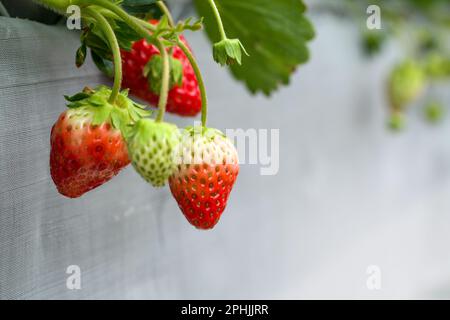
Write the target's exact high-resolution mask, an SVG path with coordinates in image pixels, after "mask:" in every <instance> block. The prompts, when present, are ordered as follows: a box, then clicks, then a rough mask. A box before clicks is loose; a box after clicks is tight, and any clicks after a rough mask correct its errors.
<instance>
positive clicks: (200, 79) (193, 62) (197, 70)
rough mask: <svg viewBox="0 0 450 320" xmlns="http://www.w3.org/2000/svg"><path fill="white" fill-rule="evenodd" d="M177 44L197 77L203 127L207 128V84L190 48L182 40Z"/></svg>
mask: <svg viewBox="0 0 450 320" xmlns="http://www.w3.org/2000/svg"><path fill="white" fill-rule="evenodd" d="M177 44H178V46H179V47H180V49H181V50H183V52H184V54H185V55H186V57H187V58H188V60H189V62H190V63H191V65H192V68H193V69H194V72H195V76H196V77H197V81H198V86H199V88H200V94H201V97H202V126H203V127H206V120H207V118H208V97H207V95H206V87H205V82H204V81H203V76H202V73H201V71H200V68H199V66H198V63H197V61H196V60H195V58H194V55H193V54H192V52H191V50H189V48H188V47H187V46H186V45H185V44H184V42H183V41H181V40H180V39H178V43H177Z"/></svg>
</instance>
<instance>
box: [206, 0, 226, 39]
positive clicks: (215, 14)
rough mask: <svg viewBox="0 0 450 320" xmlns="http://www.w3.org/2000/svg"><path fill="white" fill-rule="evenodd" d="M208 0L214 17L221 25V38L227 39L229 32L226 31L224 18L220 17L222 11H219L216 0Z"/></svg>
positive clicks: (219, 25) (218, 24)
mask: <svg viewBox="0 0 450 320" xmlns="http://www.w3.org/2000/svg"><path fill="white" fill-rule="evenodd" d="M207 1H208V2H209V5H210V6H211V9H212V11H213V14H214V18H215V19H216V22H217V26H218V27H219V33H220V38H221V40H226V39H227V34H226V33H225V29H224V27H223V22H222V18H221V17H220V13H219V10H218V9H217V6H216V3H215V2H214V0H207Z"/></svg>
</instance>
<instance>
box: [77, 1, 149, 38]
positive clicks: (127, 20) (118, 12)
mask: <svg viewBox="0 0 450 320" xmlns="http://www.w3.org/2000/svg"><path fill="white" fill-rule="evenodd" d="M73 2H74V3H73V4H78V5H80V6H90V5H96V6H99V7H103V8H105V9H108V10H110V11H112V12H114V13H115V14H116V15H117V16H119V17H120V18H122V19H123V21H124V22H125V23H126V24H128V25H129V26H130V27H131V28H132V29H133V30H134V31H136V32H137V33H138V34H139V35H141V36H142V37H143V38H145V39H146V40H147V41H148V42H151V43H154V42H155V41H154V39H152V37H151V35H150V34H149V33H148V32H147V30H146V29H145V28H144V27H142V26H141V25H140V24H139V23H138V22H137V21H136V20H139V19H137V18H135V17H133V16H130V15H129V14H128V13H127V12H126V11H125V10H123V9H122V8H120V7H119V6H118V5H117V4H115V3H113V2H111V1H109V0H73ZM152 27H153V28H149V29H150V30H152V31H154V30H155V29H156V28H155V27H154V26H152Z"/></svg>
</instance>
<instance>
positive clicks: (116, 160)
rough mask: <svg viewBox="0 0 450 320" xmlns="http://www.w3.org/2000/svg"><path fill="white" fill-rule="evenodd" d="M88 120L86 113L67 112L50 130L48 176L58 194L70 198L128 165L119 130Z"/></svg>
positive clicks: (109, 125)
mask: <svg viewBox="0 0 450 320" xmlns="http://www.w3.org/2000/svg"><path fill="white" fill-rule="evenodd" d="M80 112H81V113H80ZM91 120H92V115H91V114H89V113H88V112H87V113H84V114H83V113H82V110H80V109H75V110H72V109H69V110H67V111H65V112H63V113H62V114H61V115H60V117H59V119H58V120H57V121H56V123H55V124H54V126H53V127H52V131H51V139H50V143H51V152H50V173H51V176H52V179H53V181H54V182H55V184H56V187H57V189H58V191H59V192H60V193H61V194H63V195H64V196H67V197H70V198H77V197H80V196H81V195H83V194H84V193H86V192H88V191H90V190H92V189H94V188H96V187H98V186H100V185H101V184H103V183H105V182H107V181H108V180H110V179H111V178H112V177H114V176H115V175H116V174H117V173H118V172H119V171H120V170H121V169H122V168H123V167H125V166H126V165H128V164H129V163H130V160H129V158H128V151H127V147H126V144H125V141H124V139H123V138H122V135H121V133H120V131H119V130H117V129H115V128H113V127H112V126H111V124H110V123H108V122H105V123H102V124H100V125H92V123H91Z"/></svg>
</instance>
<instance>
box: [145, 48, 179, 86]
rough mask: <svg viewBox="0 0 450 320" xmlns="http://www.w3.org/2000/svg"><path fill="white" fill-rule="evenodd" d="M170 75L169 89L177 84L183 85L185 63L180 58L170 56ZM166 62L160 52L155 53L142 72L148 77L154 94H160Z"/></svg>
mask: <svg viewBox="0 0 450 320" xmlns="http://www.w3.org/2000/svg"><path fill="white" fill-rule="evenodd" d="M169 65H170V77H169V90H171V89H173V88H174V87H175V86H181V85H182V84H183V64H182V63H181V61H180V60H178V59H176V58H174V57H172V56H170V57H169ZM163 68H164V63H163V58H162V56H161V55H160V54H157V55H154V56H153V57H152V58H151V59H150V60H149V61H148V62H147V64H146V65H145V67H144V69H143V71H142V73H143V76H144V77H146V78H147V81H148V85H149V89H150V91H151V92H153V93H154V94H159V93H160V91H161V86H162V78H161V75H162V73H163Z"/></svg>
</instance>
